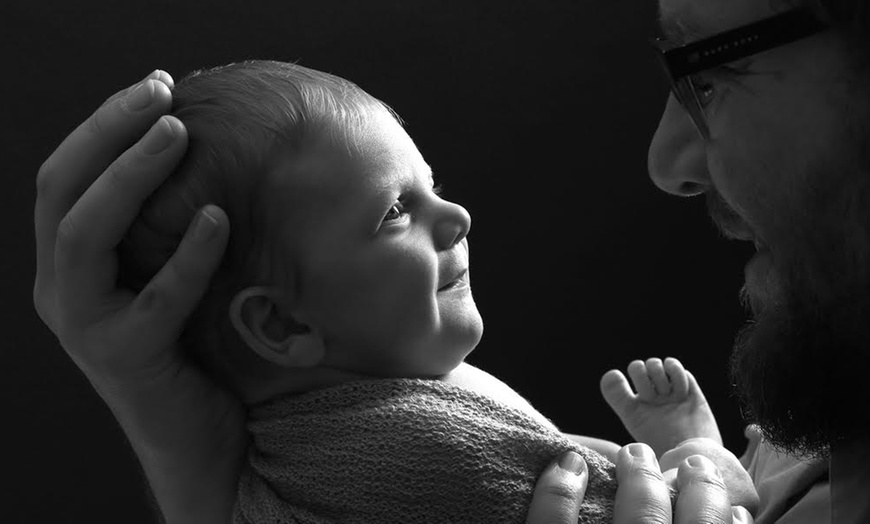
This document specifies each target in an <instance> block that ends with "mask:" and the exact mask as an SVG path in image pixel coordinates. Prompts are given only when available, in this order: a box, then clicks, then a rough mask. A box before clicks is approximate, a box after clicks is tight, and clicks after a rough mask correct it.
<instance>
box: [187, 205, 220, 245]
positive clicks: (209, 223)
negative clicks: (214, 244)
mask: <svg viewBox="0 0 870 524" xmlns="http://www.w3.org/2000/svg"><path fill="white" fill-rule="evenodd" d="M217 226H218V223H217V220H215V219H214V217H213V216H211V215H209V214H208V212H207V211H205V210H202V211H200V212H199V213H197V215H196V220H195V221H194V223H193V239H194V240H196V241H197V242H208V241H209V240H211V239H212V238H214V236H215V234H216V233H217V230H218V227H217Z"/></svg>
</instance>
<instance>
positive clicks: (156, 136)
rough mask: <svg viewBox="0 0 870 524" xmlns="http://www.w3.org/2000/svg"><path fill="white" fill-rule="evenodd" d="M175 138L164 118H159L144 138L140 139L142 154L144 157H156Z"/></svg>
mask: <svg viewBox="0 0 870 524" xmlns="http://www.w3.org/2000/svg"><path fill="white" fill-rule="evenodd" d="M174 138H175V133H174V132H173V130H172V126H171V125H170V124H169V122H167V121H166V119H165V118H163V117H160V120H158V121H157V123H156V124H154V126H153V127H152V128H151V130H150V131H148V134H147V135H145V138H143V139H142V152H143V153H145V154H146V155H156V154H157V153H159V152H161V151H163V150H164V149H166V148H167V147H169V144H171V143H172V140H173V139H174Z"/></svg>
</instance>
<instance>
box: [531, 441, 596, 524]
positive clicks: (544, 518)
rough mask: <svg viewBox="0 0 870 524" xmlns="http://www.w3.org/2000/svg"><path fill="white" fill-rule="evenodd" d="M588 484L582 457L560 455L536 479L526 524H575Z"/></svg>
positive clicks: (567, 454) (570, 452) (569, 452)
mask: <svg viewBox="0 0 870 524" xmlns="http://www.w3.org/2000/svg"><path fill="white" fill-rule="evenodd" d="M588 482H589V472H588V470H587V468H586V461H584V460H583V457H581V456H580V455H578V454H577V453H575V452H573V451H568V452H565V453H564V454H562V455H561V456H560V457H559V458H558V459H557V460H555V461H553V463H552V464H550V465H549V466H548V467H547V469H545V470H544V472H543V473H542V474H541V476H540V478H538V482H537V484H535V491H534V493H533V495H532V504H531V506H529V514H528V517H527V518H526V524H569V523H571V524H576V522H577V518H578V516H579V514H580V503H581V502H583V497H584V495H585V494H586V485H587V484H588Z"/></svg>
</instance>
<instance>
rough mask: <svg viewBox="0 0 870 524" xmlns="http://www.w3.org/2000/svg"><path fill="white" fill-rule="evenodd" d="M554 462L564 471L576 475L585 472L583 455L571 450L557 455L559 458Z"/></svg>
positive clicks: (581, 474)
mask: <svg viewBox="0 0 870 524" xmlns="http://www.w3.org/2000/svg"><path fill="white" fill-rule="evenodd" d="M556 464H557V465H558V466H559V467H560V468H562V469H564V470H565V471H568V472H570V473H573V474H574V475H577V476H578V477H582V476H584V475H586V474H587V469H586V468H587V466H586V461H585V460H583V457H581V456H580V455H578V454H577V453H575V452H573V451H566V452H565V453H563V454H562V456H561V457H559V460H558V461H557V462H556Z"/></svg>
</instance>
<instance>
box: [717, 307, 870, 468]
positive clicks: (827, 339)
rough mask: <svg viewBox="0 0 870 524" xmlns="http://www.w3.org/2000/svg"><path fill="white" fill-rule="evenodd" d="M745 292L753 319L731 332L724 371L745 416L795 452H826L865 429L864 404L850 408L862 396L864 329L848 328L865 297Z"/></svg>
mask: <svg viewBox="0 0 870 524" xmlns="http://www.w3.org/2000/svg"><path fill="white" fill-rule="evenodd" d="M745 293H746V294H747V297H748V298H747V300H748V301H749V303H750V304H751V305H752V309H753V317H754V320H753V321H752V322H750V323H749V324H747V325H746V326H745V327H744V328H743V329H742V330H741V331H740V333H739V334H738V335H737V338H736V341H735V345H734V353H733V355H732V358H731V378H732V383H733V384H734V385H735V386H736V389H737V395H738V398H739V400H740V402H741V404H742V406H743V414H744V417H745V418H746V421H747V422H749V423H755V424H758V425H759V426H760V428H761V430H762V433H763V434H764V436H765V438H766V439H767V441H768V442H769V443H770V444H771V445H773V446H774V447H776V448H778V449H780V450H781V451H785V452H787V453H789V454H792V455H798V456H813V457H819V456H826V455H827V454H828V453H829V449H830V446H831V444H833V443H835V442H837V441H839V440H842V439H845V438H851V437H853V436H855V435H856V434H857V433H860V432H861V431H866V430H864V429H862V428H863V427H864V426H866V425H867V422H868V421H867V417H866V415H865V414H864V411H863V410H864V409H866V408H863V407H862V408H861V409H860V410H858V411H852V410H850V406H852V405H859V406H860V405H862V401H866V400H867V388H865V387H864V386H863V382H864V377H862V376H861V374H862V370H864V369H866V360H867V351H868V350H867V348H868V347H870V346H868V344H870V336H868V334H867V330H866V328H864V329H859V330H858V331H855V329H854V328H855V327H856V326H862V325H864V324H865V323H864V322H862V318H864V317H862V315H864V314H866V313H867V312H868V311H870V309H868V308H866V307H865V306H866V305H867V304H865V303H864V302H866V299H863V300H860V301H858V302H861V303H858V302H856V301H855V300H854V299H852V300H848V301H841V303H840V304H838V305H833V304H825V305H821V304H818V303H812V304H808V303H805V302H801V301H800V300H795V297H794V296H792V297H786V298H785V299H784V300H782V301H776V303H770V302H767V301H759V300H758V299H759V297H758V296H757V295H756V296H755V297H754V298H753V295H752V293H751V290H749V291H746V292H745ZM753 301H755V302H758V303H753ZM853 402H855V403H854V404H853ZM863 405H866V404H863Z"/></svg>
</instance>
